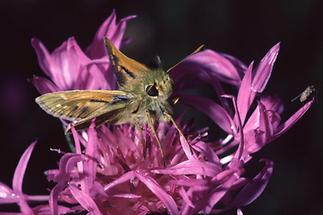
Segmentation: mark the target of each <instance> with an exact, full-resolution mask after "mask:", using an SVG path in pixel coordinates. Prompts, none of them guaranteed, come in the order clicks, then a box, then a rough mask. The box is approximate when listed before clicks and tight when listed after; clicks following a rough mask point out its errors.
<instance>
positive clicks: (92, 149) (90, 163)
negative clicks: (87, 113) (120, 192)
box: [84, 120, 98, 194]
mask: <svg viewBox="0 0 323 215" xmlns="http://www.w3.org/2000/svg"><path fill="white" fill-rule="evenodd" d="M94 127H95V122H94V120H93V121H92V124H91V126H90V128H89V129H88V135H89V141H88V144H87V146H86V149H85V154H86V155H87V156H88V157H89V159H88V160H87V161H85V162H84V171H85V172H86V174H87V175H86V177H85V178H84V182H85V184H84V185H85V193H88V194H89V193H90V188H91V187H92V186H93V184H94V181H95V178H96V168H97V162H96V160H95V159H96V156H97V154H96V153H97V142H98V138H97V134H96V131H95V129H94Z"/></svg>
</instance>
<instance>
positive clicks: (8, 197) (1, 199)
mask: <svg viewBox="0 0 323 215" xmlns="http://www.w3.org/2000/svg"><path fill="white" fill-rule="evenodd" d="M19 200H20V198H19V196H18V195H16V194H15V192H14V191H13V190H12V189H11V188H9V187H8V186H7V185H5V184H3V183H1V182H0V204H8V203H17V202H19Z"/></svg>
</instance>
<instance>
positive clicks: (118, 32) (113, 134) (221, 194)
mask: <svg viewBox="0 0 323 215" xmlns="http://www.w3.org/2000/svg"><path fill="white" fill-rule="evenodd" d="M115 19H116V18H115V13H114V12H113V13H112V15H111V16H110V17H109V18H108V19H107V20H106V21H105V22H104V24H103V25H102V26H101V27H100V29H99V30H98V32H97V34H96V36H95V39H94V40H93V42H92V44H91V45H90V46H89V48H88V49H87V51H86V54H84V53H83V52H82V51H81V49H80V48H79V46H78V45H77V43H76V42H75V40H74V39H73V38H70V39H69V40H68V41H67V42H65V43H63V45H62V46H61V47H59V48H58V49H56V50H55V51H54V52H53V53H52V54H49V53H48V51H47V50H46V49H45V48H44V46H43V45H42V44H41V43H40V42H39V41H38V40H36V39H34V40H33V41H32V44H33V46H34V47H35V49H36V52H37V55H38V59H39V64H40V65H41V68H42V69H43V70H44V72H45V73H46V75H47V76H48V78H49V79H45V78H40V77H35V78H34V79H33V83H34V85H35V86H36V87H37V89H38V90H39V91H40V92H41V93H45V92H53V91H57V90H68V89H114V88H115V86H116V80H115V78H114V75H113V73H112V72H111V71H110V70H108V72H106V71H107V68H109V67H110V64H109V62H108V58H107V56H106V52H105V49H104V46H103V42H102V39H103V38H104V37H105V36H108V37H109V38H110V39H112V41H113V42H114V43H115V44H116V45H117V46H119V45H120V43H121V41H122V36H123V33H124V31H125V25H126V21H127V20H128V19H129V17H128V18H125V19H123V20H121V21H120V22H119V23H118V24H117V23H116V21H115ZM278 51H279V44H277V45H275V46H274V47H273V48H272V49H270V50H269V52H268V53H267V54H266V55H265V56H264V58H263V59H262V60H261V62H260V63H259V65H258V66H257V67H255V68H256V69H254V66H253V63H251V64H250V65H249V66H248V67H247V66H246V65H245V64H243V63H242V62H241V61H239V60H238V59H236V58H234V57H232V56H230V55H226V54H219V53H217V52H215V51H212V50H205V51H202V52H199V53H197V54H194V55H192V56H189V57H188V58H186V59H185V60H184V61H183V62H182V63H180V64H179V65H178V66H177V67H175V68H174V69H172V71H171V75H172V77H173V79H174V82H175V94H176V95H178V96H179V97H180V101H182V102H183V103H184V104H187V105H190V106H192V107H194V108H195V109H196V110H198V111H201V112H203V113H204V114H206V115H207V116H208V117H209V118H210V119H212V120H213V122H214V123H216V124H217V125H218V126H219V128H221V129H222V130H223V131H224V132H225V133H226V135H225V136H223V138H222V139H220V140H218V141H215V142H209V141H208V131H207V129H206V128H205V129H201V130H196V129H195V128H194V125H189V124H183V123H181V120H180V119H178V120H177V121H178V124H180V125H181V129H182V130H183V132H184V134H185V136H186V137H187V140H188V142H189V144H190V145H191V146H192V147H193V154H191V153H190V150H189V149H188V144H187V142H186V141H185V140H184V139H182V138H180V136H179V134H178V131H177V130H176V129H175V127H174V126H173V125H170V124H167V123H162V122H159V123H158V129H157V132H158V136H159V137H160V140H161V142H162V147H163V151H164V153H165V161H166V166H164V165H163V159H162V157H161V154H160V151H159V148H158V145H157V143H156V140H155V138H154V137H153V135H151V134H150V132H149V130H144V131H143V137H144V139H145V140H144V141H145V142H146V143H147V145H148V147H147V151H146V152H145V149H144V148H143V145H142V144H141V143H142V140H141V137H142V136H141V135H139V133H138V131H136V130H135V129H134V127H133V126H131V125H128V124H124V125H119V126H102V127H100V128H97V129H96V128H94V123H92V125H91V126H90V128H89V129H88V130H87V131H82V132H77V131H76V130H75V129H74V128H73V127H72V134H73V139H74V146H75V152H69V153H65V154H63V156H62V157H61V159H60V161H59V166H58V168H57V169H52V170H48V171H47V177H48V180H50V181H53V182H55V186H54V187H53V188H52V189H51V191H50V194H49V196H46V197H42V198H39V199H35V198H34V199H31V198H30V196H28V195H26V194H23V192H22V189H21V186H22V179H23V175H24V171H25V166H26V165H27V162H28V159H29V157H30V154H31V151H32V149H33V147H34V145H31V146H30V147H29V148H28V149H27V150H26V152H25V153H24V155H23V156H22V158H21V160H20V162H19V164H18V166H17V169H16V172H15V176H14V180H13V181H14V182H13V189H11V188H9V187H7V186H6V185H3V184H0V185H1V186H0V195H1V196H0V203H8V202H15V203H17V204H19V206H20V209H21V211H22V212H23V213H25V212H28V213H34V214H37V213H39V214H40V213H41V214H62V213H73V212H82V211H87V212H88V213H89V214H149V213H165V212H168V213H169V214H197V213H206V214H210V213H212V214H214V213H221V212H223V211H226V210H229V209H237V214H239V215H241V214H242V211H241V210H240V208H241V207H243V206H246V205H248V204H250V203H252V202H253V201H254V200H255V199H256V198H258V197H259V195H260V194H261V193H262V192H263V191H264V189H265V187H266V185H267V183H268V181H269V179H270V176H271V174H272V171H273V162H272V161H270V160H267V159H262V160H261V162H262V163H263V168H262V169H261V170H260V171H259V173H258V174H256V175H255V176H253V177H251V178H247V177H246V174H245V172H246V171H247V169H245V164H246V163H247V162H249V161H250V160H251V159H252V156H253V153H255V152H256V151H259V150H260V149H261V148H262V147H263V146H264V145H266V144H267V143H269V142H271V141H272V140H274V139H275V138H277V137H279V136H280V135H282V134H283V133H284V132H286V131H287V130H288V129H289V128H290V127H291V126H292V125H293V124H294V123H295V122H297V121H298V119H300V117H301V116H302V115H303V114H304V113H305V112H306V111H307V110H308V109H309V108H310V106H311V105H312V103H313V101H309V102H307V103H306V104H304V106H303V107H301V108H300V110H299V111H297V112H296V113H295V114H293V115H292V116H291V117H290V118H289V119H288V120H287V121H285V122H281V118H280V115H281V114H282V111H283V105H282V102H281V101H280V100H279V99H278V98H276V97H273V96H270V95H263V94H262V92H263V91H264V89H265V87H266V84H267V82H268V80H269V77H270V75H271V72H272V70H273V65H274V62H275V60H276V57H277V55H278ZM203 84H209V85H210V86H211V87H213V89H214V94H215V95H218V101H219V102H218V103H217V102H216V101H215V100H212V99H209V98H206V97H204V96H192V95H188V94H185V93H184V92H183V89H188V88H194V87H198V86H199V85H203ZM224 84H225V85H230V86H232V87H233V90H232V91H230V92H228V91H226V90H225V89H224V87H223V85H224ZM47 199H48V202H44V201H45V200H47ZM30 201H38V202H39V203H40V204H39V206H36V207H31V206H29V204H28V203H29V202H30Z"/></svg>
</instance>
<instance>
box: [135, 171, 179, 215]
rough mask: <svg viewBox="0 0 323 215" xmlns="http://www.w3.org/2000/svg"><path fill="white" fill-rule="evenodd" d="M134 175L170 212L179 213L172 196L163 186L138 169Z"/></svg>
mask: <svg viewBox="0 0 323 215" xmlns="http://www.w3.org/2000/svg"><path fill="white" fill-rule="evenodd" d="M135 176H136V177H137V178H138V179H139V180H140V181H141V182H142V183H144V184H145V185H146V186H147V187H148V189H149V190H151V192H152V193H153V194H154V195H156V197H157V198H159V199H160V201H161V202H162V203H163V204H164V206H165V207H166V208H167V210H168V212H169V213H170V214H179V211H178V209H177V205H176V202H175V200H174V199H173V197H172V196H170V195H169V194H168V193H167V192H166V191H165V190H163V188H162V187H161V186H160V185H159V184H158V183H157V181H155V179H153V178H152V177H150V176H145V175H143V174H142V173H140V172H139V171H136V172H135Z"/></svg>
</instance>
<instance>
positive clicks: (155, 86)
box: [145, 69, 173, 101]
mask: <svg viewBox="0 0 323 215" xmlns="http://www.w3.org/2000/svg"><path fill="white" fill-rule="evenodd" d="M172 90H173V81H172V79H171V77H170V76H169V74H168V73H166V72H165V71H164V70H162V69H158V70H153V71H151V73H150V75H148V77H147V79H146V80H145V93H146V94H147V96H148V97H150V98H152V99H158V100H164V101H165V100H167V99H168V98H169V97H170V96H171V94H172Z"/></svg>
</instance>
